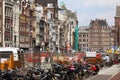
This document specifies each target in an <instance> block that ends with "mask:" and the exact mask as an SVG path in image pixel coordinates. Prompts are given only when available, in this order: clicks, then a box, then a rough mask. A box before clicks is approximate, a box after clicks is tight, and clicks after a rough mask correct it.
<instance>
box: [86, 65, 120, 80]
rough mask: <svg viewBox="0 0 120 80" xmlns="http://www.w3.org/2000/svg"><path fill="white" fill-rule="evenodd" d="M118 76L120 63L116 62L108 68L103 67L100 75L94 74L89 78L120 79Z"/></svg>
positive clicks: (90, 79) (99, 79) (96, 79)
mask: <svg viewBox="0 0 120 80" xmlns="http://www.w3.org/2000/svg"><path fill="white" fill-rule="evenodd" d="M118 76H120V64H119V65H118V64H116V65H113V66H112V67H108V68H103V69H102V70H100V72H99V73H98V75H96V76H93V77H91V78H89V79H87V80H120V78H119V77H118ZM118 78H119V79H118Z"/></svg>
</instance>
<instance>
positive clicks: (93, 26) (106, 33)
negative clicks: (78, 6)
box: [89, 19, 111, 50]
mask: <svg viewBox="0 0 120 80" xmlns="http://www.w3.org/2000/svg"><path fill="white" fill-rule="evenodd" d="M110 33H111V28H110V27H109V26H108V24H107V22H106V19H105V20H102V19H95V20H91V22H90V29H89V34H90V35H89V42H90V43H89V44H90V45H89V47H90V49H91V50H101V49H102V50H106V49H109V48H110V46H111V36H110V35H111V34H110Z"/></svg>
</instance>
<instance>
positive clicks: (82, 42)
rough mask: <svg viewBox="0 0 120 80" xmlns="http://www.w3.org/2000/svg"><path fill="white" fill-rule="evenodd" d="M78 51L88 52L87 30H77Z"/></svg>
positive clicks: (83, 28)
mask: <svg viewBox="0 0 120 80" xmlns="http://www.w3.org/2000/svg"><path fill="white" fill-rule="evenodd" d="M78 33H79V51H89V29H88V28H85V27H83V26H82V27H80V28H79V32H78Z"/></svg>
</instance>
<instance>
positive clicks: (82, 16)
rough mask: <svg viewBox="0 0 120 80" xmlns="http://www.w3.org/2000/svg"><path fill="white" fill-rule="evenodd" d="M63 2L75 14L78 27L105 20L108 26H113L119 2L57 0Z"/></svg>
mask: <svg viewBox="0 0 120 80" xmlns="http://www.w3.org/2000/svg"><path fill="white" fill-rule="evenodd" d="M61 2H64V4H65V5H66V7H67V8H68V9H69V10H72V11H73V12H76V13H77V18H78V21H79V26H88V25H89V23H90V21H91V20H95V19H96V18H97V19H103V20H104V19H106V20H107V23H108V25H109V26H112V25H114V22H115V21H114V17H115V15H116V6H120V0H58V3H59V5H60V3H61Z"/></svg>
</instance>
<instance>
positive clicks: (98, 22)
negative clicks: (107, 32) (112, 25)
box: [90, 19, 108, 26]
mask: <svg viewBox="0 0 120 80" xmlns="http://www.w3.org/2000/svg"><path fill="white" fill-rule="evenodd" d="M90 25H99V26H106V25H108V24H107V22H106V19H105V20H102V19H95V20H91V22H90Z"/></svg>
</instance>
